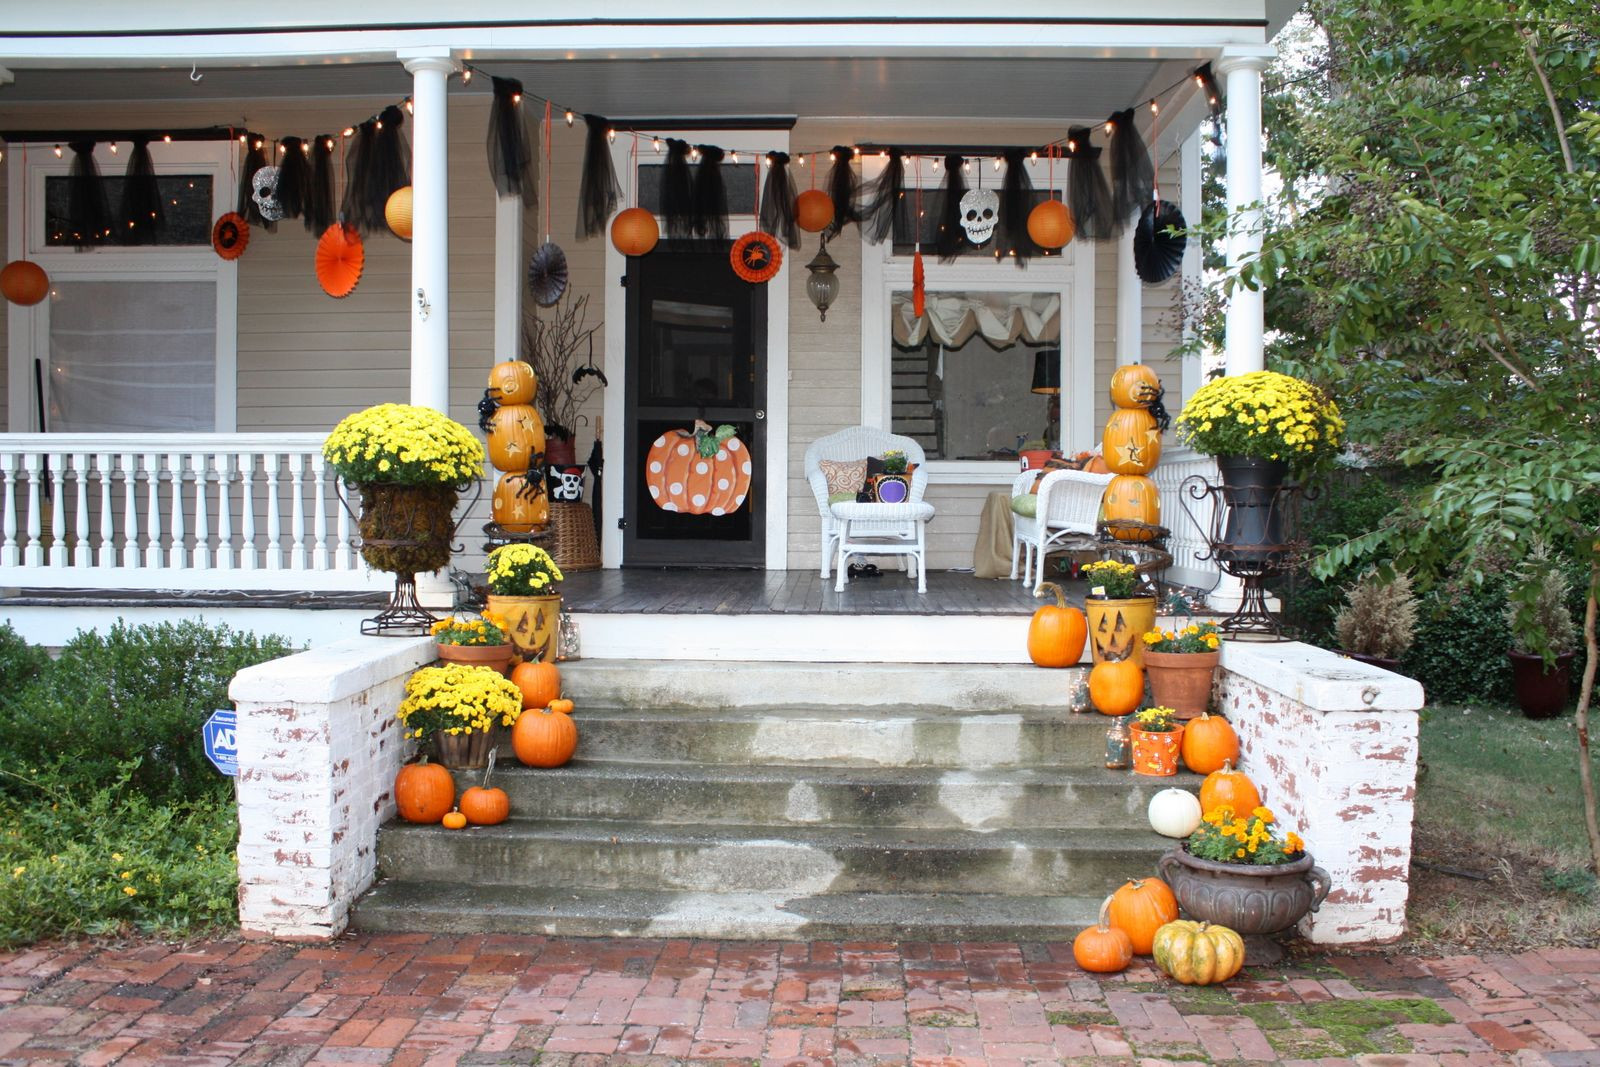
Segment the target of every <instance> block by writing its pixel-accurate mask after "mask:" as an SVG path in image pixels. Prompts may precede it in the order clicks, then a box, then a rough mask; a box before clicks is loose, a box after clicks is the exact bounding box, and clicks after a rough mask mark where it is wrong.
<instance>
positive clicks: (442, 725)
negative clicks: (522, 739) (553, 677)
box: [398, 663, 522, 770]
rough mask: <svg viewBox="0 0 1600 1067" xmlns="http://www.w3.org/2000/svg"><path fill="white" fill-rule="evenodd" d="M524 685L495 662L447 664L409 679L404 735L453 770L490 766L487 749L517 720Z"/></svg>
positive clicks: (402, 711) (402, 713) (403, 714)
mask: <svg viewBox="0 0 1600 1067" xmlns="http://www.w3.org/2000/svg"><path fill="white" fill-rule="evenodd" d="M521 714H522V690H521V689H518V688H517V686H516V685H515V684H514V683H513V682H512V681H511V680H510V679H509V678H507V677H506V676H505V675H503V674H501V673H500V672H499V671H497V670H494V669H493V668H491V667H480V666H474V665H471V664H465V663H446V664H444V665H443V666H440V667H423V668H422V669H420V670H418V671H415V672H413V673H412V675H411V677H410V678H408V679H406V695H405V699H404V700H402V701H401V702H400V710H399V712H398V717H399V719H400V725H401V726H402V728H403V729H404V731H405V736H406V737H407V738H409V739H411V740H414V741H417V742H419V743H422V744H428V745H431V746H432V747H433V752H434V758H435V759H437V760H438V762H440V763H442V764H444V765H445V766H446V767H450V768H453V769H467V770H472V769H481V768H483V767H486V766H488V762H489V750H490V749H492V748H494V747H495V745H496V744H497V743H498V742H499V741H500V740H501V738H502V737H503V736H504V734H505V731H506V730H507V729H509V728H510V727H512V726H514V725H516V722H517V718H518V717H519V716H520V715H521Z"/></svg>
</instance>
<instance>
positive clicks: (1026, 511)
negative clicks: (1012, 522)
mask: <svg viewBox="0 0 1600 1067" xmlns="http://www.w3.org/2000/svg"><path fill="white" fill-rule="evenodd" d="M1011 510H1012V512H1013V513H1015V514H1017V515H1021V516H1022V517H1023V518H1027V519H1031V518H1033V517H1034V516H1036V515H1038V514H1039V498H1038V497H1036V496H1033V495H1031V494H1028V493H1023V494H1022V495H1021V496H1014V497H1012V498H1011Z"/></svg>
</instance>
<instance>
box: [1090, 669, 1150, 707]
mask: <svg viewBox="0 0 1600 1067" xmlns="http://www.w3.org/2000/svg"><path fill="white" fill-rule="evenodd" d="M1089 700H1090V701H1091V702H1092V703H1093V704H1094V706H1095V707H1096V708H1097V709H1098V710H1099V712H1100V714H1102V715H1126V714H1128V713H1129V712H1131V711H1133V710H1135V709H1136V708H1138V706H1139V705H1140V704H1141V703H1142V702H1143V701H1144V668H1143V667H1141V666H1139V664H1138V663H1137V662H1136V661H1135V660H1134V659H1133V657H1131V656H1130V657H1128V658H1127V659H1117V660H1110V659H1107V660H1101V661H1100V662H1099V663H1096V664H1095V665H1094V666H1093V667H1091V668H1089Z"/></svg>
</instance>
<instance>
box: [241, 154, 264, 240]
mask: <svg viewBox="0 0 1600 1067" xmlns="http://www.w3.org/2000/svg"><path fill="white" fill-rule="evenodd" d="M266 165H267V142H266V139H265V138H262V137H257V136H256V135H255V134H251V135H250V140H249V144H248V145H247V148H246V151H245V154H244V163H243V165H242V166H240V168H239V207H238V211H239V214H241V215H243V216H244V218H245V221H246V222H248V223H249V224H250V225H252V226H264V227H266V228H267V229H269V230H270V229H271V228H272V223H270V222H268V221H267V220H266V219H264V218H262V216H261V208H259V207H258V206H256V198H255V192H256V188H255V176H256V171H258V170H260V169H261V168H262V167H265V166H266Z"/></svg>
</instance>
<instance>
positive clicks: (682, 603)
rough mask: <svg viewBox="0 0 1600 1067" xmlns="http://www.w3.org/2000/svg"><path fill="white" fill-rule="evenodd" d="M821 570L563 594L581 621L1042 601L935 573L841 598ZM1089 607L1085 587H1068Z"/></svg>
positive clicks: (642, 578) (991, 611)
mask: <svg viewBox="0 0 1600 1067" xmlns="http://www.w3.org/2000/svg"><path fill="white" fill-rule="evenodd" d="M833 585H834V579H833V578H831V577H830V578H827V579H823V578H822V577H821V576H820V575H819V574H818V573H817V571H816V570H815V569H811V570H792V571H733V570H709V569H708V570H693V569H690V570H685V569H670V570H669V569H650V570H641V569H636V568H624V569H622V570H612V571H583V572H578V573H573V574H568V575H567V579H566V581H564V582H562V583H561V595H562V599H563V601H564V602H565V606H566V608H567V610H568V611H570V612H572V613H574V614H593V615H607V614H669V615H1031V614H1033V611H1034V609H1035V608H1037V607H1038V606H1039V604H1040V603H1041V601H1038V600H1035V599H1034V598H1033V597H1032V596H1030V595H1029V591H1028V588H1027V587H1026V586H1024V585H1023V583H1022V582H1020V581H1018V582H1013V581H1008V580H1006V579H991V578H975V577H973V576H972V575H971V574H968V573H963V572H961V571H929V572H928V591H927V592H926V593H923V594H918V593H917V586H916V582H915V581H914V580H912V579H911V578H908V577H907V576H906V574H905V572H904V571H898V570H889V569H885V570H883V571H882V573H880V574H878V575H877V576H876V577H857V578H852V579H850V580H849V581H847V582H846V583H845V589H844V592H842V593H836V592H834V588H833ZM1063 588H1065V589H1066V592H1067V598H1068V599H1069V600H1071V601H1073V602H1075V603H1078V604H1080V605H1081V604H1082V602H1083V595H1084V593H1085V591H1086V590H1085V588H1084V585H1083V583H1082V582H1075V583H1068V584H1065V585H1064V586H1063Z"/></svg>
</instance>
